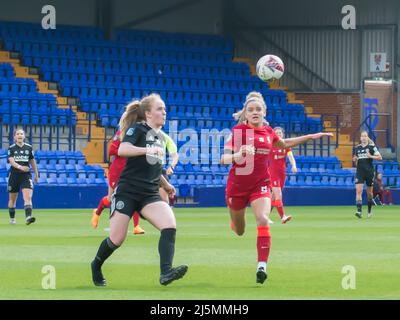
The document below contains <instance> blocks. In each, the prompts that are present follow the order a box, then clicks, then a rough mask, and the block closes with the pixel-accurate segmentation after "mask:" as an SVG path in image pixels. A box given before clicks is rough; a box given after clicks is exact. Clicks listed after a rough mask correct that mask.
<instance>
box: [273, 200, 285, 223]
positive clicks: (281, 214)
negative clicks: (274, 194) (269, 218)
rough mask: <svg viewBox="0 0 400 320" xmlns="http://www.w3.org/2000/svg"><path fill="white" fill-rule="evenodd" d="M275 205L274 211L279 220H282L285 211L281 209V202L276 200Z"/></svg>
mask: <svg viewBox="0 0 400 320" xmlns="http://www.w3.org/2000/svg"><path fill="white" fill-rule="evenodd" d="M275 205H276V210H277V211H278V213H279V215H280V217H281V219H283V217H284V216H285V211H284V209H283V203H282V200H276V201H275Z"/></svg>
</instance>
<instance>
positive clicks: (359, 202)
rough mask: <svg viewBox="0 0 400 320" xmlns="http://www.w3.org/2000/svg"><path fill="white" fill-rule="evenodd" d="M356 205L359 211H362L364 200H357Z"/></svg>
mask: <svg viewBox="0 0 400 320" xmlns="http://www.w3.org/2000/svg"><path fill="white" fill-rule="evenodd" d="M356 205H357V212H362V201H361V200H357V202H356Z"/></svg>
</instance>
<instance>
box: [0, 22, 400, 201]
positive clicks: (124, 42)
mask: <svg viewBox="0 0 400 320" xmlns="http://www.w3.org/2000/svg"><path fill="white" fill-rule="evenodd" d="M0 38H1V40H2V42H3V45H4V48H5V50H9V51H13V52H18V53H19V54H20V55H21V60H22V62H23V64H24V65H25V66H27V67H33V68H37V70H38V72H39V75H40V77H41V79H43V80H44V81H49V82H54V83H56V84H57V85H58V87H59V90H60V92H61V93H62V95H63V96H65V97H72V98H77V99H78V103H77V104H78V107H79V109H80V110H81V111H84V112H88V113H93V114H94V115H95V116H96V117H97V118H96V119H97V125H99V126H102V127H110V128H116V127H117V125H118V121H119V118H120V116H121V114H122V112H123V108H124V106H125V104H126V103H127V102H128V101H130V100H132V99H133V98H140V97H142V96H143V95H144V94H147V93H150V92H158V93H159V94H160V95H161V97H162V98H163V99H164V100H165V102H166V105H167V117H168V120H172V121H177V127H176V128H177V129H178V130H181V129H185V128H192V129H194V130H196V131H199V130H201V129H211V128H215V129H218V130H222V129H225V128H231V127H232V126H233V125H234V121H233V119H232V113H234V112H235V111H237V110H238V109H240V108H241V107H242V103H243V101H244V99H245V95H246V94H247V93H248V92H249V91H252V90H257V91H260V92H262V94H263V95H264V97H265V100H266V103H267V106H268V115H267V120H268V121H269V122H270V123H271V125H274V126H276V125H279V126H282V127H284V128H285V131H286V133H287V134H294V135H296V134H300V133H308V132H316V131H320V130H321V129H322V122H321V119H320V118H311V117H308V116H307V114H306V113H305V108H304V106H303V105H301V104H295V103H288V101H287V96H286V92H285V91H283V90H276V89H271V88H269V87H268V85H267V84H266V83H264V82H261V81H260V80H259V79H258V78H257V77H255V76H251V75H250V70H249V67H248V65H247V64H245V63H237V62H233V61H232V60H233V53H234V48H233V42H232V40H230V39H227V38H224V37H221V36H215V35H192V34H176V33H175V34H173V33H171V34H167V33H162V32H155V31H138V30H118V31H117V32H116V34H115V37H114V38H115V40H113V41H108V40H105V38H104V35H103V32H102V31H101V30H99V29H97V28H90V27H72V26H57V29H56V30H42V29H41V28H40V26H39V25H34V24H29V23H13V22H0ZM0 121H1V123H3V124H9V125H15V124H33V125H72V126H74V125H75V124H76V117H75V114H74V113H73V112H71V111H69V110H61V109H58V108H57V104H56V99H55V97H54V96H53V95H48V94H41V93H39V92H38V91H37V86H36V83H35V82H34V81H33V80H31V79H19V78H15V73H14V69H13V67H12V65H11V64H7V63H3V64H0ZM170 126H171V123H168V122H167V124H166V126H165V128H164V129H165V131H167V132H168V131H169V129H170ZM206 143H207V144H209V142H208V141H207V142H206ZM221 143H222V142H221ZM182 145H183V143H179V144H178V147H180V146H182ZM221 145H222V144H221ZM209 151H210V152H209V154H206V153H200V152H199V160H201V161H203V160H204V161H205V162H202V163H201V164H194V163H192V164H182V163H179V164H178V165H177V166H176V168H175V174H174V175H173V176H172V177H171V182H172V183H173V184H175V185H177V186H179V187H178V188H177V193H178V195H180V196H182V197H186V196H193V188H194V187H203V186H223V185H225V184H226V180H227V174H228V170H229V168H228V167H227V166H221V165H219V164H218V160H219V153H217V152H214V150H212V148H211V147H210V148H209ZM202 152H203V150H202ZM36 159H37V163H38V170H39V172H40V183H42V184H50V185H59V186H64V185H69V186H74V185H79V186H85V185H86V186H93V185H105V184H106V183H107V182H106V180H105V178H104V171H103V169H102V168H101V167H99V166H89V165H87V164H86V161H85V157H84V156H83V155H82V153H81V152H79V151H78V152H68V151H66V152H63V151H40V150H38V151H37V152H36ZM181 159H182V157H181ZM210 161H212V162H211V163H212V164H211V165H210ZM296 161H297V163H298V171H299V172H298V173H297V174H292V173H291V167H290V164H288V169H287V174H288V179H287V185H288V186H296V187H301V186H307V187H321V186H323V187H341V188H346V187H348V188H353V187H354V175H355V173H354V170H344V169H342V168H341V164H340V161H339V160H338V159H337V158H336V157H308V156H296ZM203 163H204V164H203ZM377 163H378V162H377ZM377 165H378V166H379V168H377V169H378V171H381V172H383V173H384V179H385V180H384V182H385V183H386V184H387V185H397V186H400V170H399V165H398V163H396V162H379V163H378V164H377ZM8 168H9V165H8V164H7V159H6V154H5V150H0V184H5V183H6V182H7V170H8Z"/></svg>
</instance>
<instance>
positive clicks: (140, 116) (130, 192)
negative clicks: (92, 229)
mask: <svg viewBox="0 0 400 320" xmlns="http://www.w3.org/2000/svg"><path fill="white" fill-rule="evenodd" d="M165 118H166V113H165V104H164V102H163V100H162V99H161V98H160V96H159V95H156V94H151V95H149V96H146V97H144V98H143V99H142V100H140V101H134V102H131V103H130V104H128V105H127V107H126V110H125V112H124V114H123V115H122V117H121V120H120V130H121V141H122V142H121V145H120V147H119V149H118V155H119V156H122V157H126V158H128V160H127V163H126V166H125V169H124V171H123V172H122V174H121V176H120V178H119V181H118V184H117V187H116V189H115V191H114V194H113V195H112V200H111V211H110V236H109V237H108V238H106V239H105V240H104V241H103V242H102V243H101V244H100V247H99V249H98V252H97V254H96V257H95V258H94V260H93V262H92V264H91V268H92V280H93V283H94V284H95V285H96V286H105V285H106V280H105V279H104V277H103V274H102V272H101V267H102V265H103V263H104V261H105V260H106V259H107V258H108V257H109V256H110V255H111V254H112V253H113V252H114V251H115V250H116V249H117V248H119V247H120V246H121V244H122V243H123V242H124V240H125V238H126V234H127V230H128V225H129V221H130V219H131V218H132V215H133V213H134V212H135V211H137V212H139V213H140V215H141V216H142V217H143V218H145V219H147V220H148V221H149V222H150V223H151V224H152V225H153V226H154V227H156V228H157V229H158V230H160V231H161V236H160V240H159V243H158V251H159V255H160V269H161V274H160V284H162V285H167V284H169V283H171V282H172V281H174V280H177V279H180V278H182V277H183V276H184V275H185V273H186V272H187V269H188V267H187V266H186V265H183V266H179V267H177V268H173V267H172V260H173V257H174V251H175V235H176V221H175V216H174V213H173V211H172V209H171V208H170V206H169V205H168V204H167V203H166V202H164V201H162V199H161V197H160V193H159V187H160V184H161V185H162V187H163V188H164V189H165V190H166V191H167V192H168V193H169V194H170V195H172V196H173V195H174V194H175V188H174V187H173V186H172V185H171V184H169V183H168V181H166V179H165V178H164V177H163V176H162V159H163V155H164V150H165V141H164V138H163V134H162V132H161V131H160V130H161V127H162V126H163V125H164V124H165Z"/></svg>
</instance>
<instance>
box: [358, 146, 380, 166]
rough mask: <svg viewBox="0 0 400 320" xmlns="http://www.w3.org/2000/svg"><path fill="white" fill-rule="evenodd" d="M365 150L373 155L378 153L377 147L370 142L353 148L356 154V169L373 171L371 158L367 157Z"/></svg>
mask: <svg viewBox="0 0 400 320" xmlns="http://www.w3.org/2000/svg"><path fill="white" fill-rule="evenodd" d="M367 150H369V153H370V154H371V155H372V156H373V155H376V154H378V153H379V151H378V148H377V147H376V146H374V145H372V144H368V145H366V146H365V147H363V146H362V145H361V144H359V145H358V146H357V147H356V149H355V155H356V156H357V159H358V160H357V171H363V172H373V171H374V166H373V164H372V161H373V160H372V159H371V158H368V156H367Z"/></svg>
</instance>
